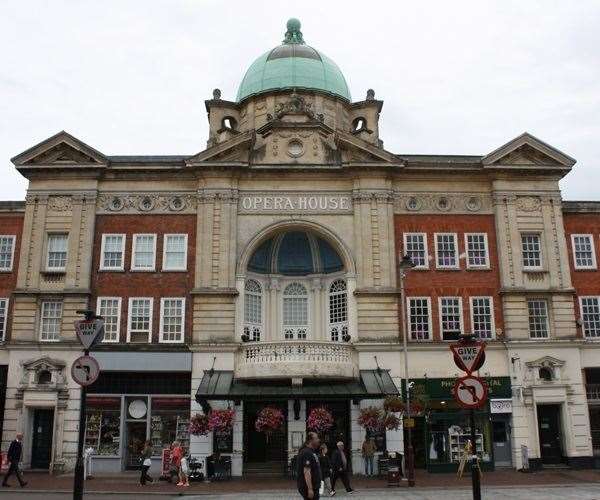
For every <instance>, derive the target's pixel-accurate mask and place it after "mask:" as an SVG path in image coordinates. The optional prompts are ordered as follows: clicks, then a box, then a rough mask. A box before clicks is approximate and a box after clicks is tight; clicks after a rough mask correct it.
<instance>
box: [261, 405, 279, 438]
mask: <svg viewBox="0 0 600 500" xmlns="http://www.w3.org/2000/svg"><path fill="white" fill-rule="evenodd" d="M284 419H285V417H284V415H283V412H282V411H281V410H280V409H279V408H276V407H274V406H265V407H264V408H263V409H262V410H260V411H259V412H258V415H257V416H256V422H254V428H255V429H256V430H257V431H258V432H266V433H268V434H269V433H271V432H273V431H277V430H279V429H281V427H282V426H283V421H284Z"/></svg>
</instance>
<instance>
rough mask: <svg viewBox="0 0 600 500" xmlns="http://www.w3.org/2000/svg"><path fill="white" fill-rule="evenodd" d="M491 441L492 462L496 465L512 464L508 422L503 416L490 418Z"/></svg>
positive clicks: (507, 465) (506, 465) (509, 465)
mask: <svg viewBox="0 0 600 500" xmlns="http://www.w3.org/2000/svg"><path fill="white" fill-rule="evenodd" d="M492 442H493V444H494V463H495V464H496V466H497V467H511V466H512V452H511V445H510V423H509V419H508V418H505V417H502V418H501V417H496V418H495V419H494V420H492Z"/></svg>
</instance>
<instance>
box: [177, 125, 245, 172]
mask: <svg viewBox="0 0 600 500" xmlns="http://www.w3.org/2000/svg"><path fill="white" fill-rule="evenodd" d="M253 143H254V133H253V132H252V131H248V132H243V133H240V134H237V135H235V136H233V137H232V138H231V139H229V140H228V141H225V142H222V143H219V144H217V145H215V146H212V147H210V148H207V149H205V150H204V151H201V152H200V153H198V154H196V155H194V156H192V157H191V158H188V159H187V160H186V165H189V166H194V165H198V164H202V163H203V162H212V161H215V162H228V161H229V162H244V163H247V162H248V159H249V154H250V150H251V148H252V145H253Z"/></svg>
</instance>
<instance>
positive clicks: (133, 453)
mask: <svg viewBox="0 0 600 500" xmlns="http://www.w3.org/2000/svg"><path fill="white" fill-rule="evenodd" d="M126 433H127V436H126V438H125V444H126V447H127V448H126V457H125V468H127V469H137V468H139V466H140V457H141V456H142V450H143V449H144V442H145V441H146V422H127V425H126Z"/></svg>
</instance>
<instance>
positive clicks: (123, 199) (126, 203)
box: [98, 193, 197, 213]
mask: <svg viewBox="0 0 600 500" xmlns="http://www.w3.org/2000/svg"><path fill="white" fill-rule="evenodd" d="M196 206H197V200H196V196H195V195H192V194H183V193H182V194H162V193H161V194H156V193H148V194H139V195H126V194H112V195H111V194H103V195H100V196H99V197H98V209H99V211H100V212H101V211H103V210H105V211H107V212H124V213H150V212H167V213H168V212H182V211H188V212H191V211H193V210H195V208H196Z"/></svg>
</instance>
